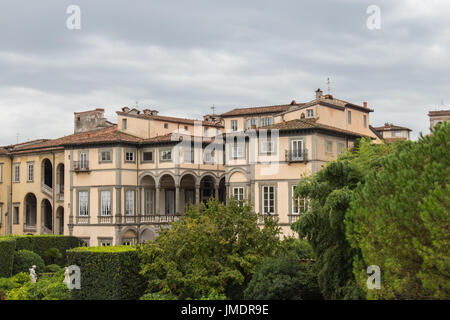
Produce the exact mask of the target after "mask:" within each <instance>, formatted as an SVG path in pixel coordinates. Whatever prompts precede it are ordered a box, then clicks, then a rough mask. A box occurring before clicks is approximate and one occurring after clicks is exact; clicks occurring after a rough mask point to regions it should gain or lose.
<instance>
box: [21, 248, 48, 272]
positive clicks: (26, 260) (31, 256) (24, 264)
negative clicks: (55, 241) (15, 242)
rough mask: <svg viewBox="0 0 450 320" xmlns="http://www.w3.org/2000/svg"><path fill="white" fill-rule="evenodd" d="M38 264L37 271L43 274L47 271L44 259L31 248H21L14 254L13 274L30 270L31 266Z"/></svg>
mask: <svg viewBox="0 0 450 320" xmlns="http://www.w3.org/2000/svg"><path fill="white" fill-rule="evenodd" d="M33 265H36V272H37V273H39V274H42V273H43V272H44V271H45V264H44V259H42V258H41V256H40V255H38V254H37V253H34V252H33V251H30V250H19V251H17V252H16V253H15V254H14V264H13V274H18V273H20V272H30V271H29V270H30V268H31V267H32V266H33Z"/></svg>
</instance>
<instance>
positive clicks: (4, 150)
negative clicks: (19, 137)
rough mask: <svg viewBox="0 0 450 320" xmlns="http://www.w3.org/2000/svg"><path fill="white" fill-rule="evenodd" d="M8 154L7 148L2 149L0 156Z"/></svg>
mask: <svg viewBox="0 0 450 320" xmlns="http://www.w3.org/2000/svg"><path fill="white" fill-rule="evenodd" d="M7 153H8V151H6V149H5V148H2V147H0V155H2V154H7Z"/></svg>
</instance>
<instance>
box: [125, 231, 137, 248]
mask: <svg viewBox="0 0 450 320" xmlns="http://www.w3.org/2000/svg"><path fill="white" fill-rule="evenodd" d="M136 243H137V237H136V232H135V231H134V230H132V229H129V230H127V231H126V232H125V233H124V234H123V236H122V240H121V244H122V245H125V246H132V245H134V244H136Z"/></svg>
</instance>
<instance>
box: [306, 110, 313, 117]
mask: <svg viewBox="0 0 450 320" xmlns="http://www.w3.org/2000/svg"><path fill="white" fill-rule="evenodd" d="M306 116H307V117H308V118H312V117H313V116H314V111H313V109H308V110H306Z"/></svg>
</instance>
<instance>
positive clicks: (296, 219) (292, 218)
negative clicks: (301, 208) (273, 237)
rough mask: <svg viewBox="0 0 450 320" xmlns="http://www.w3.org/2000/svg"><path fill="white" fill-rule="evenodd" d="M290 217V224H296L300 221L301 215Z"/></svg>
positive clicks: (291, 215)
mask: <svg viewBox="0 0 450 320" xmlns="http://www.w3.org/2000/svg"><path fill="white" fill-rule="evenodd" d="M288 217H289V224H291V223H294V222H296V221H298V219H300V215H299V214H290V215H288Z"/></svg>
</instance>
